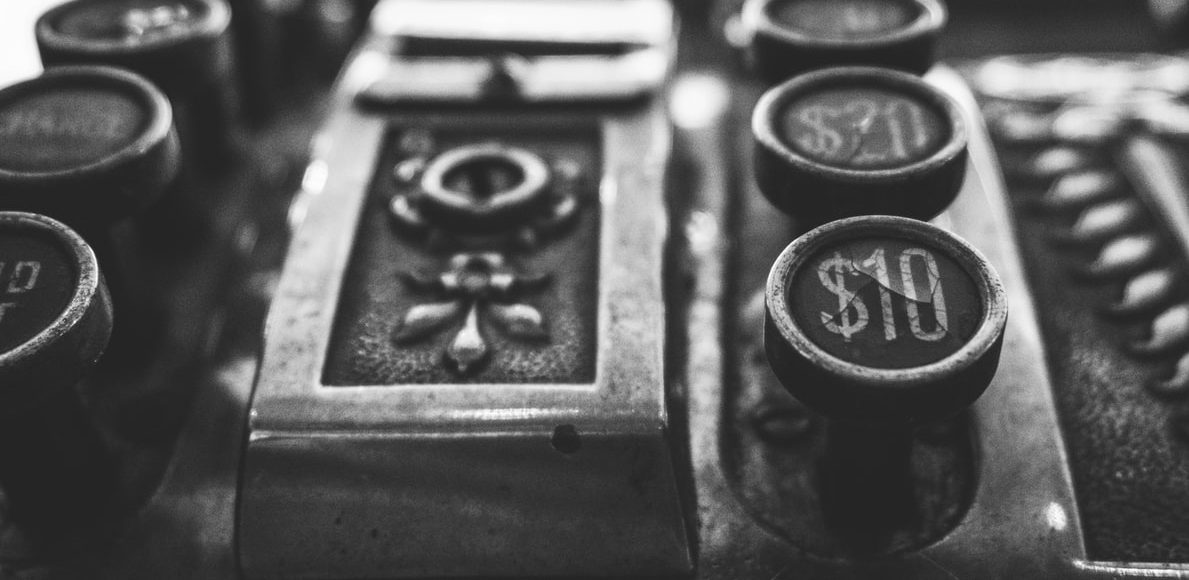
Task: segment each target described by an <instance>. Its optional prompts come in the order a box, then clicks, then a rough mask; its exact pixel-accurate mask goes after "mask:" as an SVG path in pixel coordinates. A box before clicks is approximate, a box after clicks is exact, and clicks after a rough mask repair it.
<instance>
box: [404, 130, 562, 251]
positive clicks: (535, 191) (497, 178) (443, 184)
mask: <svg viewBox="0 0 1189 580" xmlns="http://www.w3.org/2000/svg"><path fill="white" fill-rule="evenodd" d="M549 181H550V174H549V167H548V166H547V165H546V164H545V161H544V160H543V159H541V157H540V156H538V155H536V154H534V153H531V152H529V151H526V150H524V149H518V148H515V147H507V146H504V145H498V144H482V145H467V146H463V147H456V148H454V149H450V150H448V151H446V152H444V153H442V154H441V155H438V156H437V157H435V158H434V159H433V160H432V161H430V162H429V164H428V165H427V166H426V168H425V171H424V173H423V174H422V175H421V192H422V194H423V196H422V198H421V200H422V201H423V205H422V208H423V209H424V210H425V211H426V213H428V214H431V215H435V216H436V217H438V219H440V220H441V221H442V222H443V223H444V224H445V225H446V226H447V227H450V228H451V229H477V230H482V231H489V230H493V229H503V228H505V227H509V226H511V225H514V222H516V221H518V220H520V219H521V218H523V217H524V216H526V215H528V214H530V213H531V211H532V210H534V209H536V208H537V207H539V206H540V205H541V204H542V203H543V202H544V201H545V195H544V194H545V192H546V188H547V187H548V186H549Z"/></svg>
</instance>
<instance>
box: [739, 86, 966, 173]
mask: <svg viewBox="0 0 1189 580" xmlns="http://www.w3.org/2000/svg"><path fill="white" fill-rule="evenodd" d="M837 86H861V87H876V86H879V87H889V88H892V89H895V90H898V91H900V92H902V93H906V94H908V95H910V96H914V97H919V98H921V99H924V100H925V101H926V102H927V103H928V104H929V105H932V106H933V107H934V108H935V110H936V112H941V113H943V116H945V117H948V118H949V131H950V135H949V139H948V140H947V141H946V143H945V145H943V146H942V147H941V148H940V149H938V150H937V151H935V152H933V154H932V155H930V156H928V157H926V158H924V159H922V160H920V161H917V162H914V163H910V164H908V165H905V166H903V167H893V168H888V169H846V168H842V167H835V166H833V165H827V164H825V163H821V162H819V161H814V160H812V159H809V158H808V157H805V156H803V155H801V154H800V153H797V152H796V151H794V150H793V149H792V148H791V147H789V146H788V145H786V144H785V143H784V141H783V140H782V139H781V138H780V137H779V136H778V135H777V134H776V127H777V126H778V119H777V115H779V114H780V113H781V112H782V111H784V109H785V106H786V105H787V104H788V103H789V102H790V101H792V100H793V99H795V98H797V97H800V96H801V95H803V94H805V93H807V92H810V91H812V90H817V89H823V88H830V87H837ZM751 128H752V133H753V134H754V135H755V138H756V140H757V141H759V142H760V143H761V144H762V145H763V146H764V147H765V148H766V149H768V151H770V152H772V153H773V154H775V155H777V156H779V157H780V158H781V160H782V161H784V162H785V163H788V164H789V165H792V166H796V167H798V168H800V169H801V170H803V171H805V172H808V173H812V174H816V175H822V176H826V177H830V178H833V179H836V180H841V181H849V182H860V183H867V182H879V181H884V180H887V179H889V178H906V177H912V176H916V175H920V174H924V173H930V172H932V171H935V170H937V169H938V168H940V167H942V166H944V165H945V164H947V163H949V162H951V161H953V160H954V158H956V157H957V156H959V155H961V154H962V151H963V150H965V148H966V141H967V131H966V124H965V123H964V122H963V120H962V113H961V111H960V110H959V108H958V105H957V104H956V103H954V101H953V100H952V99H950V98H949V97H947V96H946V95H945V94H943V93H942V92H941V91H938V90H937V89H935V88H933V87H932V86H930V85H929V84H927V83H925V82H924V81H922V80H921V79H920V78H919V77H916V76H914V75H911V74H909V73H906V72H900V71H895V70H891V69H885V68H877V67H861V66H846V67H835V68H828V69H822V70H820V71H814V72H811V73H808V74H804V75H800V76H797V77H793V78H792V79H790V80H788V81H785V82H784V83H781V84H779V85H777V86H775V87H773V88H771V89H769V90H768V91H767V92H765V93H764V95H763V96H762V97H760V100H759V102H758V103H756V107H755V111H754V113H753V114H752V117H751Z"/></svg>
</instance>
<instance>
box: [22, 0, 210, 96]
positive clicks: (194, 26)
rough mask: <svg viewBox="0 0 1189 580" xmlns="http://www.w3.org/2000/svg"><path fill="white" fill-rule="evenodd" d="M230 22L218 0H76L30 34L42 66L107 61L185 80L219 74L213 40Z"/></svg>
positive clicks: (40, 21)
mask: <svg viewBox="0 0 1189 580" xmlns="http://www.w3.org/2000/svg"><path fill="white" fill-rule="evenodd" d="M230 21H231V11H230V9H228V7H227V4H226V3H225V2H223V1H222V0H98V1H96V0H76V1H74V2H67V3H65V4H62V5H61V6H58V7H56V8H54V9H52V10H49V11H48V12H46V13H45V14H43V15H42V17H41V18H40V19H38V21H37V27H36V34H37V42H38V46H39V48H40V49H41V57H42V60H43V61H44V62H45V64H46V65H47V66H48V65H57V64H62V63H95V64H111V65H116V66H122V67H126V68H130V69H132V70H136V71H138V72H140V73H141V74H144V75H146V76H149V77H154V76H155V74H153V73H160V74H162V75H165V77H166V78H169V79H175V80H176V81H178V82H187V81H186V79H187V78H188V79H194V78H195V77H208V78H209V77H210V76H212V75H218V74H222V72H223V70H224V69H225V63H224V62H223V61H224V60H226V56H220V55H218V54H216V53H217V51H218V50H219V48H218V46H217V41H218V39H219V38H220V36H221V35H222V34H223V33H224V31H225V30H226V29H227V27H228V25H229V24H230ZM154 80H156V79H154ZM158 82H160V81H158Z"/></svg>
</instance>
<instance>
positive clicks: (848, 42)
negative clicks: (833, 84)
mask: <svg viewBox="0 0 1189 580" xmlns="http://www.w3.org/2000/svg"><path fill="white" fill-rule="evenodd" d="M743 22H744V24H745V26H746V28H747V30H748V31H749V33H750V35H751V38H752V42H751V49H752V55H753V58H754V60H755V64H756V66H757V68H758V69H759V72H760V74H761V75H762V76H763V77H764V78H766V79H768V80H769V81H771V82H779V81H781V80H784V79H787V78H791V77H793V76H796V75H798V74H801V73H804V72H807V71H810V70H813V69H818V68H824V67H831V66H841V65H871V66H881V67H888V68H894V69H899V70H905V71H909V72H912V73H917V74H920V73H923V72H925V71H926V70H928V68H929V67H930V66H932V65H933V47H934V44H935V43H936V40H937V37H938V35H939V34H940V33H941V29H942V28H943V27H944V26H945V22H946V10H945V6H944V5H943V4H942V3H941V2H939V1H938V0H748V2H747V4H745V5H744V8H743Z"/></svg>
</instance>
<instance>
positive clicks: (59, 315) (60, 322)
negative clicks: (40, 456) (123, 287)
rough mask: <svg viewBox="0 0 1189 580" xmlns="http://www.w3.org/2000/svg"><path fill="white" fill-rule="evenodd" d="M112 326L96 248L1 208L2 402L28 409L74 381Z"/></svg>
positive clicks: (52, 224) (62, 229)
mask: <svg viewBox="0 0 1189 580" xmlns="http://www.w3.org/2000/svg"><path fill="white" fill-rule="evenodd" d="M111 329H112V308H111V300H110V298H109V297H108V294H107V289H106V287H105V286H104V284H103V282H102V280H101V278H100V275H99V266H98V264H97V262H96V261H95V254H94V253H93V252H92V251H91V249H90V247H88V246H87V244H86V243H85V242H84V241H83V240H82V238H80V237H79V236H78V234H76V233H74V232H73V231H71V230H70V229H69V228H67V227H66V226H65V225H63V224H62V223H60V222H57V221H55V220H53V219H50V218H47V217H44V216H41V215H37V214H30V213H20V212H0V385H3V388H0V406H3V407H4V408H5V409H7V410H12V409H14V408H24V407H26V406H28V405H30V404H34V403H36V402H38V401H40V400H42V399H43V398H45V397H48V396H50V395H51V394H53V393H54V392H55V391H59V390H62V389H65V388H68V387H69V386H70V385H72V384H74V382H76V381H77V380H78V379H79V378H80V377H81V376H82V375H83V374H84V373H85V371H86V370H87V369H88V368H90V366H91V365H92V364H94V363H95V361H96V360H97V359H98V358H99V355H100V354H101V353H102V352H103V350H104V348H105V347H106V345H107V341H108V338H109V336H110V334H111Z"/></svg>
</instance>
